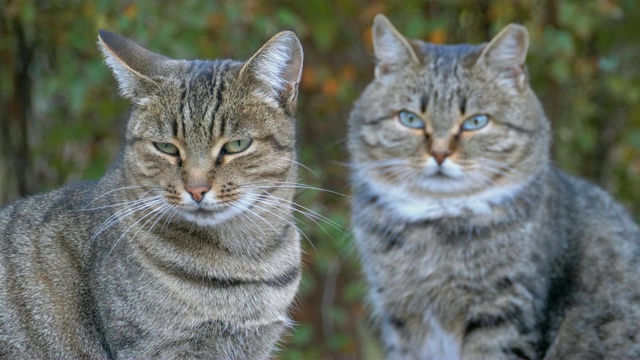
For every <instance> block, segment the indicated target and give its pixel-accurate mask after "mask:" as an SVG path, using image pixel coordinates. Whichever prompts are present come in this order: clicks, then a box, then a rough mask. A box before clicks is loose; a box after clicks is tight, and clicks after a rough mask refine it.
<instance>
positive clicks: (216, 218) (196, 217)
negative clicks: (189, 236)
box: [179, 206, 243, 227]
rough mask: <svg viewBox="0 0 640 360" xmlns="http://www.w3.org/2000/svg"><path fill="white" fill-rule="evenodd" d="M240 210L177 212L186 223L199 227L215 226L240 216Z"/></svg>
mask: <svg viewBox="0 0 640 360" xmlns="http://www.w3.org/2000/svg"><path fill="white" fill-rule="evenodd" d="M242 210H243V209H242V208H238V207H234V206H231V207H228V208H226V209H224V210H207V209H202V208H198V209H196V210H191V209H184V210H181V211H179V214H180V215H181V216H182V217H183V218H184V219H185V220H187V221H189V222H192V223H195V224H197V225H199V226H203V227H207V226H216V225H219V224H221V223H223V222H225V221H228V220H230V219H232V218H234V217H236V216H238V215H240V214H242Z"/></svg>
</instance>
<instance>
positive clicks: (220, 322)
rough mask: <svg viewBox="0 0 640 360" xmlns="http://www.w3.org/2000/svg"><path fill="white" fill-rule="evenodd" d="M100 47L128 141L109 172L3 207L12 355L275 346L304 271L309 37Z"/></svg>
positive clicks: (232, 352)
mask: <svg viewBox="0 0 640 360" xmlns="http://www.w3.org/2000/svg"><path fill="white" fill-rule="evenodd" d="M99 44H100V47H101V49H102V51H103V53H104V56H105V59H106V63H107V65H108V66H109V67H110V68H111V69H112V70H113V72H114V74H115V77H116V79H117V80H118V83H119V87H120V91H121V93H122V94H123V95H124V97H126V98H127V99H129V100H131V102H132V103H133V106H132V110H131V116H130V119H129V121H128V124H127V129H126V143H125V145H124V146H123V149H122V151H121V153H120V156H119V157H118V159H117V161H116V162H115V164H114V165H113V166H112V167H111V168H110V170H109V171H108V172H107V173H106V175H105V176H104V177H103V178H102V179H101V180H99V181H95V182H87V183H81V184H77V185H68V186H65V187H63V188H61V189H59V190H55V191H52V192H49V193H46V194H43V195H38V196H34V197H30V198H25V199H22V200H19V201H18V202H16V203H13V204H12V205H9V206H8V207H6V208H5V209H3V210H2V211H1V212H0V256H1V259H0V309H2V310H1V311H0V358H7V357H8V358H17V357H19V358H32V359H34V358H185V357H186V358H216V359H220V358H238V359H260V358H267V357H268V356H269V354H270V352H271V350H272V348H273V347H274V344H275V343H276V341H277V340H278V339H279V336H280V334H281V333H282V331H283V330H284V329H285V328H287V327H288V326H289V325H290V324H291V321H290V319H289V318H288V311H289V308H290V306H291V304H292V301H293V299H294V296H295V293H296V291H297V288H298V283H299V280H300V242H299V234H298V231H297V228H296V227H295V226H294V225H293V224H294V223H293V221H294V220H293V217H292V206H293V203H292V201H293V196H294V189H293V188H292V187H291V184H293V182H295V180H296V176H297V175H296V172H297V166H296V164H297V163H296V160H295V158H296V154H295V120H294V109H295V100H296V95H297V88H298V82H299V80H300V75H301V69H302V57H303V55H302V48H301V46H300V42H299V41H298V39H297V37H296V36H295V35H294V34H293V33H292V32H288V31H285V32H281V33H279V34H277V35H275V36H274V37H273V38H272V39H271V40H270V41H269V42H267V43H266V44H265V45H264V46H263V47H262V48H261V49H260V50H259V51H258V52H257V53H256V54H255V55H254V56H253V57H252V58H251V59H250V60H248V61H247V62H245V63H243V62H238V61H232V60H216V61H200V60H196V61H187V60H172V59H169V58H166V57H164V56H162V55H158V54H155V53H152V52H150V51H148V50H146V49H144V48H142V47H141V46H139V45H137V44H136V43H134V42H132V41H130V40H128V39H125V38H123V37H121V36H119V35H115V34H112V33H109V32H106V31H100V36H99Z"/></svg>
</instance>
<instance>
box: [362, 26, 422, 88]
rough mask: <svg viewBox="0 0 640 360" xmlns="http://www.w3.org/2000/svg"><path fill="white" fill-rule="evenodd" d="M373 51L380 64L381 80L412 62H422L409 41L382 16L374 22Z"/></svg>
mask: <svg viewBox="0 0 640 360" xmlns="http://www.w3.org/2000/svg"><path fill="white" fill-rule="evenodd" d="M372 32H373V51H374V53H375V55H376V59H377V60H378V63H377V64H376V78H380V77H382V76H384V75H387V74H389V73H391V72H393V71H394V70H395V69H397V68H402V67H403V66H404V65H407V64H409V63H411V62H415V63H419V62H420V60H419V58H418V55H417V54H416V52H415V50H414V49H413V48H412V47H411V45H410V44H409V42H408V41H407V39H405V38H404V36H402V34H400V32H398V30H396V28H395V27H393V25H392V24H391V22H390V21H389V19H387V17H386V16H384V15H382V14H378V15H376V17H375V19H374V20H373V28H372Z"/></svg>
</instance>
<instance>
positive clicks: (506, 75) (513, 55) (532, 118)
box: [349, 15, 549, 198]
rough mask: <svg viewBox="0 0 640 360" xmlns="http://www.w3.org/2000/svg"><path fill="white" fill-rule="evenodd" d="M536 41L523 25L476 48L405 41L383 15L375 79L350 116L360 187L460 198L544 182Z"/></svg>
mask: <svg viewBox="0 0 640 360" xmlns="http://www.w3.org/2000/svg"><path fill="white" fill-rule="evenodd" d="M528 42H529V40H528V34H527V31H526V29H525V28H524V27H522V26H519V25H509V26H507V27H506V28H505V29H504V30H502V31H501V32H500V33H499V34H498V35H497V36H496V37H495V38H493V40H491V42H489V43H487V44H481V45H476V46H473V45H468V44H459V45H436V44H430V43H425V42H422V41H419V40H407V39H406V38H404V37H403V36H402V35H401V34H400V33H399V32H398V31H397V30H396V29H395V28H394V27H393V25H391V23H390V22H389V20H387V18H386V17H384V16H383V15H378V16H377V17H376V18H375V21H374V25H373V45H374V51H375V56H376V58H377V64H376V67H375V79H374V80H373V81H372V82H371V83H370V84H369V86H368V87H367V88H366V90H365V91H364V93H363V94H362V96H361V98H360V99H359V100H358V101H357V102H356V105H355V108H354V110H353V112H352V114H351V118H350V137H349V150H350V152H351V154H352V157H353V161H354V166H355V171H354V176H355V177H356V181H365V182H368V183H369V184H371V185H372V186H378V187H380V188H384V189H398V188H402V189H403V191H404V192H405V195H406V194H409V195H408V197H411V196H417V197H418V198H420V197H421V196H428V197H431V198H452V197H458V198H461V197H466V196H470V195H475V194H479V193H482V192H487V191H494V190H495V189H499V188H501V187H503V188H508V187H509V186H511V185H514V184H518V183H522V182H523V181H525V179H526V178H527V177H530V176H532V175H534V174H536V173H537V172H538V171H539V170H540V169H541V168H542V167H543V166H545V164H546V163H547V162H548V146H549V124H548V121H547V120H546V118H545V116H544V113H543V111H542V109H541V106H540V104H539V102H538V100H537V98H536V96H535V95H534V93H533V92H532V90H531V88H530V87H529V84H528V78H527V72H526V69H525V57H526V54H527V48H528Z"/></svg>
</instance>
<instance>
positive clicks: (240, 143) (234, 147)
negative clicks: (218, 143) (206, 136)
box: [222, 139, 251, 154]
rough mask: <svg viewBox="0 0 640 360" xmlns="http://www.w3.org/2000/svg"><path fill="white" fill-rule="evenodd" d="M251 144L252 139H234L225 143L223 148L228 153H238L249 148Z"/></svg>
mask: <svg viewBox="0 0 640 360" xmlns="http://www.w3.org/2000/svg"><path fill="white" fill-rule="evenodd" d="M249 145H251V139H240V140H233V141H231V142H228V143H226V144H224V146H223V147H222V149H223V150H224V152H225V153H226V154H236V153H239V152H242V151H245V150H247V148H248V147H249Z"/></svg>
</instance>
